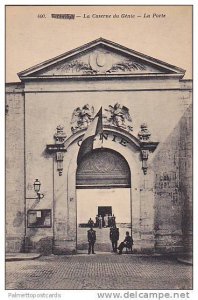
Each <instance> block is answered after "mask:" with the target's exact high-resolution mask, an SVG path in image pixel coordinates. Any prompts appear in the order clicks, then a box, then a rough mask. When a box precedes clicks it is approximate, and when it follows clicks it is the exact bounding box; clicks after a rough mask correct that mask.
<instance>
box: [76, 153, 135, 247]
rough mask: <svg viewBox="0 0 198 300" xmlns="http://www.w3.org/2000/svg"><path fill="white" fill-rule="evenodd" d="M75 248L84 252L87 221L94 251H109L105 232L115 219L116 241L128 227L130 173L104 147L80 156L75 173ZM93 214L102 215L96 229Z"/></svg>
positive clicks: (122, 162)
mask: <svg viewBox="0 0 198 300" xmlns="http://www.w3.org/2000/svg"><path fill="white" fill-rule="evenodd" d="M76 189H77V251H78V252H84V251H87V230H88V228H89V226H88V220H89V219H90V218H91V219H92V220H93V222H94V227H95V230H96V235H97V242H96V245H95V250H96V251H111V243H110V239H109V231H110V226H111V224H112V222H113V221H114V217H115V221H116V225H117V227H119V231H120V240H123V239H124V236H125V232H126V230H128V231H131V228H132V221H131V218H132V211H131V209H132V205H131V200H132V199H131V172H130V168H129V165H128V163H127V161H126V160H125V158H124V157H123V156H122V155H121V154H120V153H118V152H116V151H114V150H112V149H108V148H98V149H95V150H93V151H92V152H91V153H89V154H88V155H86V156H84V158H83V159H82V161H81V162H80V164H79V166H78V168H77V172H76ZM97 216H101V217H102V228H99V224H98V221H97V220H98V219H97Z"/></svg>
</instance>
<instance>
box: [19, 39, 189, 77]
mask: <svg viewBox="0 0 198 300" xmlns="http://www.w3.org/2000/svg"><path fill="white" fill-rule="evenodd" d="M100 43H101V44H103V45H106V46H107V47H108V46H113V47H115V48H117V50H122V51H124V52H125V53H127V54H129V55H133V56H136V57H137V58H140V59H144V60H146V61H147V62H149V63H155V64H158V65H159V66H160V67H162V68H168V69H171V70H172V71H173V72H175V73H183V74H185V72H186V71H185V70H184V69H181V68H178V67H176V66H173V65H171V64H168V63H166V62H163V61H161V60H159V59H156V58H153V57H151V56H148V55H145V54H143V53H141V52H137V51H135V50H132V49H130V48H127V47H125V46H122V45H120V44H117V43H115V42H112V41H109V40H107V39H104V38H99V39H96V40H94V41H91V42H89V43H87V44H84V45H82V46H80V47H77V48H75V49H72V50H69V51H67V52H65V53H63V54H61V55H58V56H56V57H54V58H51V59H48V60H46V61H44V62H42V63H39V64H37V65H35V66H33V67H30V68H28V69H25V70H24V71H21V72H19V73H17V75H18V76H19V78H21V77H22V76H23V75H28V74H29V73H32V72H36V71H39V69H41V68H44V67H47V66H48V65H50V63H53V64H55V63H57V62H60V61H61V60H62V59H65V58H66V57H72V56H74V55H76V54H78V52H79V51H83V50H90V49H91V48H92V47H94V46H96V45H98V44H100Z"/></svg>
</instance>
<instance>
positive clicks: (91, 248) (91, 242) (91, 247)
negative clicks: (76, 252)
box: [87, 226, 96, 254]
mask: <svg viewBox="0 0 198 300" xmlns="http://www.w3.org/2000/svg"><path fill="white" fill-rule="evenodd" d="M87 239H88V243H89V249H88V254H90V253H91V252H92V254H95V252H94V244H95V241H96V232H95V230H93V227H92V226H91V228H90V229H89V230H88V231H87Z"/></svg>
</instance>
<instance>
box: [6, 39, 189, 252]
mask: <svg viewBox="0 0 198 300" xmlns="http://www.w3.org/2000/svg"><path fill="white" fill-rule="evenodd" d="M184 75H185V70H183V69H181V68H178V67H175V66H172V65H170V64H168V63H165V62H162V61H159V60H158V59H155V58H152V57H149V56H146V55H144V54H142V53H138V52H136V51H134V50H131V49H128V48H126V47H123V46H121V45H119V44H116V43H114V42H111V41H108V40H105V39H103V38H100V39H97V40H94V41H92V42H90V43H88V44H86V45H83V46H81V47H79V48H77V49H74V50H72V51H69V52H66V53H64V54H62V55H60V56H57V57H55V58H53V59H50V60H48V61H45V62H43V63H40V64H38V65H36V66H33V67H31V68H29V69H27V70H25V71H22V72H20V73H19V74H18V76H19V78H20V82H17V83H8V84H7V85H6V250H7V251H8V252H24V251H26V252H36V251H37V252H41V253H43V254H50V253H54V254H74V253H78V252H82V251H87V231H88V230H89V228H88V220H90V218H91V219H92V220H93V221H94V230H95V231H96V242H95V248H94V251H96V252H97V251H111V250H112V249H111V241H110V239H109V227H110V224H112V223H111V222H112V220H113V222H114V223H116V226H117V227H118V228H119V236H120V241H122V240H123V239H124V235H125V232H126V231H129V233H130V235H131V234H132V236H133V240H134V246H133V251H134V252H137V253H170V254H173V253H174V254H179V253H189V252H191V251H192V82H191V80H185V79H184V78H183V77H184ZM101 108H102V116H101V120H100V121H101V124H102V125H101V126H102V127H101V128H100V131H99V130H98V129H97V128H95V131H94V130H93V128H94V124H95V123H96V117H97V113H98V111H99V110H100V109H101ZM98 118H99V117H98ZM88 132H92V133H91V135H90V136H88V137H87V136H86V134H87V135H88ZM91 136H92V138H93V139H92V142H90V143H89V147H88V146H87V147H86V149H85V154H84V156H82V157H81V159H80V162H79V163H78V164H77V157H78V153H79V150H80V149H81V147H82V144H83V141H84V140H85V137H86V138H90V137H91ZM99 220H100V226H99Z"/></svg>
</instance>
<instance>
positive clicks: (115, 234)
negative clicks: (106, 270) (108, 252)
mask: <svg viewBox="0 0 198 300" xmlns="http://www.w3.org/2000/svg"><path fill="white" fill-rule="evenodd" d="M110 240H111V243H112V249H113V252H117V246H118V240H119V228H117V227H116V225H114V226H112V227H111V228H110Z"/></svg>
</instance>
